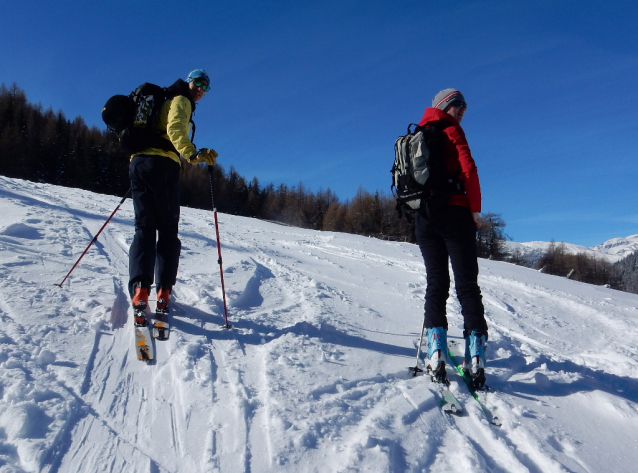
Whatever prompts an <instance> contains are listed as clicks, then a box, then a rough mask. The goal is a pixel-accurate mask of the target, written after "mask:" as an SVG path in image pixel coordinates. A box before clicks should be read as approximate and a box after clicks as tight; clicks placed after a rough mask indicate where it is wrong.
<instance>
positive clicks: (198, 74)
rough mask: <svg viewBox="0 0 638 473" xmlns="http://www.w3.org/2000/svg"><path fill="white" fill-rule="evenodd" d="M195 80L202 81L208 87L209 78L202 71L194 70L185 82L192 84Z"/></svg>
mask: <svg viewBox="0 0 638 473" xmlns="http://www.w3.org/2000/svg"><path fill="white" fill-rule="evenodd" d="M195 79H204V80H205V81H206V83H207V84H208V85H210V78H209V77H208V74H206V71H205V70H204V69H195V70H194V71H193V72H191V73H190V74H188V77H187V78H186V82H193V81H194V80H195Z"/></svg>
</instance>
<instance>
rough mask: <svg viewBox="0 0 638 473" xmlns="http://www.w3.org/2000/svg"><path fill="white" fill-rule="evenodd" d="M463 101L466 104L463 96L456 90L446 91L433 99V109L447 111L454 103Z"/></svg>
mask: <svg viewBox="0 0 638 473" xmlns="http://www.w3.org/2000/svg"><path fill="white" fill-rule="evenodd" d="M457 100H461V101H463V102H465V97H463V94H462V93H461V92H459V91H458V90H456V89H444V90H442V91H441V92H439V93H438V94H436V95H435V96H434V98H433V99H432V108H439V109H441V110H445V109H446V108H447V107H448V106H449V105H450V104H451V103H452V102H455V101H457Z"/></svg>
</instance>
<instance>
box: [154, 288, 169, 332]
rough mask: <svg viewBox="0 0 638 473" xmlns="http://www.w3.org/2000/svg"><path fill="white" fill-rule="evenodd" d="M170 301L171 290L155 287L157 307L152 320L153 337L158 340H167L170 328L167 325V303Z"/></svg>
mask: <svg viewBox="0 0 638 473" xmlns="http://www.w3.org/2000/svg"><path fill="white" fill-rule="evenodd" d="M170 300H171V289H170V288H164V287H162V286H158V287H157V305H156V306H155V316H154V319H153V337H154V338H157V339H158V340H168V336H169V334H170V326H169V323H168V303H169V301H170Z"/></svg>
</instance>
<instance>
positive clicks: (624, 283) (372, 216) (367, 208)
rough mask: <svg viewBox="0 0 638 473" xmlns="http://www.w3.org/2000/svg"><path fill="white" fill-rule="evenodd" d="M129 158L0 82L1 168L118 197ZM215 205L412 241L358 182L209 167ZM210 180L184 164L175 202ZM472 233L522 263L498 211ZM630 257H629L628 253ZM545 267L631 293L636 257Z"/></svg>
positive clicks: (554, 257) (636, 287)
mask: <svg viewBox="0 0 638 473" xmlns="http://www.w3.org/2000/svg"><path fill="white" fill-rule="evenodd" d="M128 161H129V157H128V156H127V155H125V154H124V153H123V152H122V150H121V149H120V146H119V143H118V141H117V138H116V137H115V136H114V135H113V134H111V133H109V132H108V131H106V130H100V129H98V128H97V127H88V126H87V125H86V123H85V122H84V120H83V119H82V118H81V117H77V118H75V119H74V120H69V119H67V118H66V117H65V115H64V113H63V112H62V111H58V112H54V111H53V110H52V109H51V108H49V109H47V110H44V109H43V107H42V105H41V104H31V103H29V102H28V101H27V97H26V94H25V92H24V91H23V90H21V89H20V88H19V87H18V86H17V85H16V84H15V83H14V84H13V85H11V86H10V87H7V86H5V85H4V84H2V86H0V174H2V175H5V176H9V177H16V178H20V179H26V180H31V181H36V182H42V183H48V184H56V185H60V186H65V187H74V188H80V189H86V190H89V191H93V192H98V193H102V194H115V195H118V196H122V195H124V194H125V193H126V191H127V190H128V188H129V185H130V183H129V179H128ZM212 177H213V179H212V181H213V183H214V189H215V194H214V195H215V202H214V204H215V206H216V208H217V210H219V211H220V212H224V213H229V214H232V215H239V216H246V217H254V218H259V219H264V220H270V221H275V222H280V223H283V224H287V225H292V226H296V227H302V228H310V229H314V230H324V231H335V232H346V233H355V234H359V235H366V236H372V237H376V238H382V239H387V240H398V241H407V242H414V241H415V238H414V226H413V224H412V223H411V222H409V221H408V220H407V219H405V218H400V217H399V215H398V213H397V211H396V209H395V206H396V201H395V199H394V197H393V196H392V195H388V194H385V193H384V192H382V191H376V192H374V193H370V192H368V191H367V190H365V189H363V188H362V187H360V188H359V189H358V191H357V193H356V195H355V196H354V197H353V198H352V199H351V200H350V199H348V200H346V201H345V202H342V201H340V200H339V198H338V197H337V195H336V194H335V193H334V192H333V191H331V190H330V189H329V188H328V189H325V190H323V189H320V190H319V191H317V192H311V191H310V190H309V189H307V188H306V187H305V186H304V185H303V183H302V182H299V183H298V184H297V185H294V186H287V185H285V184H280V185H279V186H275V185H274V184H272V183H270V184H267V185H262V184H261V183H260V182H259V180H258V179H257V178H256V177H255V178H253V179H252V180H250V181H249V180H247V179H246V178H244V177H243V176H241V175H239V174H238V173H237V171H236V170H235V169H234V168H233V167H231V168H230V170H229V171H228V172H227V171H225V170H224V169H223V168H222V167H221V166H219V165H217V164H215V165H214V166H213V175H212ZM210 188H211V180H210V176H209V174H208V172H207V170H206V169H204V168H201V167H198V166H190V165H185V166H183V171H182V179H181V189H180V192H181V201H182V205H184V206H187V207H193V208H200V209H211V208H212V205H213V202H212V201H211V192H210ZM482 220H483V225H482V227H481V228H480V230H479V231H478V233H477V239H476V244H477V251H478V255H479V257H482V258H490V259H495V260H501V261H509V262H512V263H515V264H524V262H523V260H522V259H521V258H518V257H517V255H511V254H509V253H508V252H507V250H506V248H505V245H504V243H505V241H506V240H508V239H509V237H508V235H506V234H505V231H504V229H505V226H506V224H505V221H504V220H503V219H502V217H501V215H500V214H495V213H485V214H483V215H482ZM631 258H633V259H631ZM539 265H540V266H539V268H537V269H540V268H541V267H542V268H544V269H543V270H544V271H545V272H548V273H550V274H556V275H560V276H568V275H569V277H571V278H573V279H576V280H579V281H583V282H589V283H592V284H607V285H610V286H612V287H616V288H618V289H623V290H628V291H631V292H638V282H637V281H638V256H636V255H632V257H630V258H627V259H626V261H625V263H623V262H619V263H618V264H616V265H612V264H611V263H609V262H607V261H606V260H601V259H600V258H598V259H597V258H595V257H592V256H590V255H587V254H584V253H583V254H578V255H572V254H569V253H567V252H566V251H565V247H564V245H563V244H559V245H556V244H555V243H554V242H553V243H552V245H550V248H549V249H548V250H547V252H546V253H545V254H544V255H543V257H542V258H541V260H540V261H539Z"/></svg>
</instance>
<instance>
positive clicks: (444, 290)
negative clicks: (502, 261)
mask: <svg viewBox="0 0 638 473" xmlns="http://www.w3.org/2000/svg"><path fill="white" fill-rule="evenodd" d="M414 233H415V236H416V240H417V243H418V245H419V248H420V250H421V254H422V255H423V261H424V262H425V271H426V281H427V288H426V290H425V327H426V328H433V327H445V328H446V329H447V328H448V323H447V316H446V303H447V299H448V297H449V293H450V272H449V265H448V259H449V261H450V262H451V263H452V271H453V272H454V284H455V286H456V295H457V297H458V299H459V302H460V304H461V313H462V315H463V320H464V333H463V336H467V335H468V334H469V333H470V332H471V331H473V330H477V331H479V332H483V333H485V335H487V323H486V322H485V310H484V308H483V300H482V299H483V297H482V296H481V289H480V288H479V285H478V282H477V280H478V260H477V253H476V226H475V225H474V220H473V218H472V214H471V213H470V210H469V209H468V208H467V207H462V206H459V205H447V206H446V207H445V209H444V211H443V213H442V216H441V219H440V221H439V220H437V222H436V223H432V222H429V221H428V220H427V218H426V217H424V216H423V215H421V214H417V215H416V217H415V231H414Z"/></svg>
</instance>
